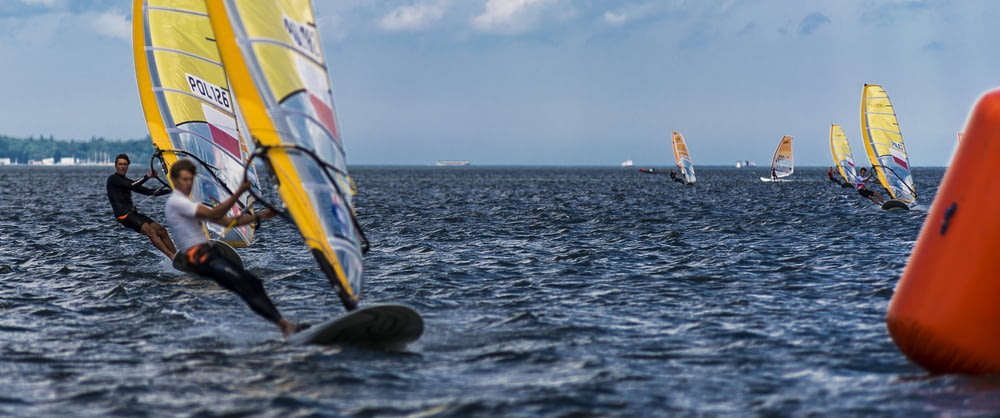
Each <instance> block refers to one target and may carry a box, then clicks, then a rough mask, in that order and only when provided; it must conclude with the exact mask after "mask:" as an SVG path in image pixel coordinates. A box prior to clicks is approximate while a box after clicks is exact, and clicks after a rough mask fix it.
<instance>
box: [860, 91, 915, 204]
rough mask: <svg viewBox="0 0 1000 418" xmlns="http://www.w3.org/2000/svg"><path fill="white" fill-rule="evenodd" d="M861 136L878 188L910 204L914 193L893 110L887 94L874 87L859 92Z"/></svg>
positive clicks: (913, 200) (908, 163) (911, 176)
mask: <svg viewBox="0 0 1000 418" xmlns="http://www.w3.org/2000/svg"><path fill="white" fill-rule="evenodd" d="M861 133H862V134H863V135H864V137H865V138H864V143H865V150H866V151H867V152H868V161H870V162H871V164H872V166H874V167H875V171H876V172H877V173H878V179H879V181H880V182H881V183H882V186H883V187H885V189H886V190H888V191H889V194H890V195H892V198H893V199H896V200H899V201H901V202H904V203H907V204H912V203H914V202H915V201H916V199H917V194H916V192H915V191H914V189H913V175H912V174H911V173H910V160H909V158H908V157H907V154H906V146H905V145H903V135H902V134H901V133H900V130H899V122H898V121H897V119H896V111H895V110H894V109H893V107H892V102H890V101H889V94H888V93H886V92H885V89H883V88H882V86H879V85H877V84H865V88H864V90H863V91H862V93H861Z"/></svg>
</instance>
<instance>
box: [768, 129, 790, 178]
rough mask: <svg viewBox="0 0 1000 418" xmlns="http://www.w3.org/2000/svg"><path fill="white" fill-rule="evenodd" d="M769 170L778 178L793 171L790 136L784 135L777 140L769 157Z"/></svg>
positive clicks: (786, 175)
mask: <svg viewBox="0 0 1000 418" xmlns="http://www.w3.org/2000/svg"><path fill="white" fill-rule="evenodd" d="M771 171H772V172H773V173H774V175H775V176H777V177H778V178H782V177H788V176H790V175H792V173H793V172H795V160H794V159H793V158H792V137H791V136H788V135H785V136H783V137H781V141H780V142H778V148H777V149H775V150H774V157H772V158H771Z"/></svg>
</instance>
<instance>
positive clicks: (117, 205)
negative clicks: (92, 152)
mask: <svg viewBox="0 0 1000 418" xmlns="http://www.w3.org/2000/svg"><path fill="white" fill-rule="evenodd" d="M149 179H150V178H149V177H146V176H143V177H142V179H139V180H130V179H129V178H128V177H125V176H123V175H121V174H118V173H114V174H112V175H110V176H108V182H107V187H108V200H110V201H111V210H112V211H113V212H114V214H115V218H116V219H117V220H118V223H120V224H122V226H124V227H126V228H128V229H131V230H133V231H135V232H140V229H142V226H143V225H145V224H146V223H149V222H153V220H152V219H150V217H148V216H146V215H143V214H141V213H139V212H138V211H136V209H135V204H134V203H132V192H136V193H139V194H144V195H147V196H162V195H165V194H169V193H170V188H166V187H165V188H163V189H162V190H159V191H157V190H154V189H150V188H148V187H145V186H143V185H142V184H143V183H145V182H146V181H147V180H149Z"/></svg>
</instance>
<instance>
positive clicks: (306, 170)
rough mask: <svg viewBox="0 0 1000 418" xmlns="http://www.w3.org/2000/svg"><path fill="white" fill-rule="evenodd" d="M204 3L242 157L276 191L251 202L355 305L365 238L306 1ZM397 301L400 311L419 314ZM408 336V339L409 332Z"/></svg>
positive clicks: (347, 306) (352, 308) (266, 186)
mask: <svg viewBox="0 0 1000 418" xmlns="http://www.w3.org/2000/svg"><path fill="white" fill-rule="evenodd" d="M207 5H208V12H209V18H210V20H211V22H212V28H213V29H214V31H215V34H216V35H217V40H218V48H219V52H220V55H221V57H222V62H223V63H224V64H225V69H226V74H227V75H228V77H229V80H230V85H231V87H232V89H233V95H234V97H235V98H236V103H237V105H238V107H239V108H240V110H241V112H242V114H243V116H244V119H245V121H246V123H247V128H248V130H249V135H250V137H251V138H252V139H253V141H254V145H255V149H254V152H253V155H252V157H251V160H256V161H257V162H258V163H259V165H258V174H259V176H260V177H261V183H262V184H263V185H264V187H263V189H264V190H265V192H262V194H263V193H266V191H268V190H271V191H274V192H275V193H276V197H277V199H272V198H268V197H265V196H258V200H259V201H260V202H261V203H263V204H265V205H267V206H268V207H270V208H273V209H274V210H276V211H278V212H279V213H281V214H282V215H283V216H286V217H288V218H289V219H291V221H292V222H293V223H294V224H295V226H296V227H297V228H298V230H299V233H300V234H301V235H302V238H303V240H304V243H305V245H306V247H307V248H308V249H309V251H310V253H311V254H312V255H313V257H314V258H315V259H316V262H317V263H318V264H319V267H320V269H321V270H322V271H323V273H324V275H325V276H326V277H327V279H328V280H329V281H330V284H331V285H332V286H333V288H334V291H335V292H336V294H337V296H338V297H339V298H340V301H341V303H342V304H343V305H344V308H345V309H346V310H347V311H355V310H356V309H358V302H359V300H360V299H361V294H362V285H363V282H364V276H363V266H362V256H363V254H364V252H365V251H366V250H367V248H368V242H367V240H366V239H365V236H364V233H363V231H362V229H361V225H360V223H359V222H358V219H357V217H356V214H355V210H354V202H353V196H354V194H355V193H357V187H356V185H355V183H354V181H353V180H352V179H351V177H350V175H349V174H348V170H347V160H346V155H345V152H344V147H343V143H342V140H341V133H340V127H339V124H338V121H337V116H336V111H335V109H334V103H333V91H332V87H331V85H330V81H329V75H328V72H327V63H326V60H325V58H324V56H323V49H322V48H321V46H320V35H319V32H318V30H317V28H316V19H315V15H314V13H313V7H312V3H311V1H310V0H208V1H207ZM398 306H400V308H398V309H402V310H406V311H407V313H406V315H405V316H406V317H408V318H413V317H416V318H419V314H417V313H416V312H415V311H413V310H412V309H410V308H407V307H405V306H402V305H398ZM351 318H352V316H351V315H350V314H348V315H345V316H342V317H340V318H334V320H333V321H334V322H338V321H351V320H352V319H351ZM321 328H323V327H321ZM404 328H405V327H404ZM401 332H402V331H401ZM420 332H422V328H421V331H420ZM408 335H409V336H408V337H406V339H407V340H408V341H412V340H415V339H416V338H418V337H419V333H416V335H413V334H412V333H411V334H408ZM370 337H371V338H389V337H388V336H386V335H385V334H371V335H370ZM393 338H395V337H393Z"/></svg>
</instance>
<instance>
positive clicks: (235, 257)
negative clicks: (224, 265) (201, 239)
mask: <svg viewBox="0 0 1000 418" xmlns="http://www.w3.org/2000/svg"><path fill="white" fill-rule="evenodd" d="M208 245H211V246H212V247H214V248H215V249H216V250H218V251H219V253H220V254H222V256H223V257H226V258H228V259H229V260H230V261H232V262H234V263H236V264H238V265H239V266H240V267H241V268H242V267H243V259H242V258H240V254H239V253H237V252H236V249H235V248H233V246H232V245H229V244H226V243H225V242H224V241H219V240H211V241H209V242H208ZM173 264H174V268H175V269H177V270H180V271H183V272H185V273H194V270H192V269H191V267H190V266H189V265H188V261H187V257H186V256H185V254H184V253H182V252H180V251H178V252H177V254H176V255H174V261H173Z"/></svg>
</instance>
